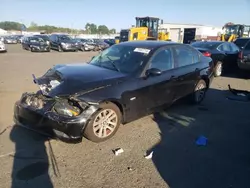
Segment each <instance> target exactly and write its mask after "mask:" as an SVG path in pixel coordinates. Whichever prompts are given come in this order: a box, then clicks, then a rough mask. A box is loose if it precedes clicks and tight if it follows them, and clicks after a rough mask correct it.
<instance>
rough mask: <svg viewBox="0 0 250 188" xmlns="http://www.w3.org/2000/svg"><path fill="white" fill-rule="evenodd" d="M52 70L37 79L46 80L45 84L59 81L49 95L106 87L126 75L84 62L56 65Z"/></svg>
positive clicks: (41, 81)
mask: <svg viewBox="0 0 250 188" xmlns="http://www.w3.org/2000/svg"><path fill="white" fill-rule="evenodd" d="M52 70H53V71H54V73H53V74H52V75H50V76H46V74H45V75H44V76H43V77H41V78H39V79H38V80H39V82H40V83H46V82H47V83H46V84H48V83H49V82H50V81H51V80H55V79H56V80H58V81H60V82H61V84H60V85H58V86H57V87H55V88H53V89H51V91H50V92H49V93H48V95H49V96H50V97H55V96H61V95H64V96H68V95H74V94H76V93H79V92H83V91H86V92H87V91H89V90H94V89H96V88H100V87H107V86H109V85H112V84H115V83H118V82H119V81H121V79H124V78H126V77H127V75H126V74H123V73H120V72H117V71H113V70H109V69H105V68H102V67H98V66H94V65H90V64H86V63H84V64H68V65H57V66H55V67H54V68H53V69H52Z"/></svg>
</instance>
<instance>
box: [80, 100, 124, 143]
mask: <svg viewBox="0 0 250 188" xmlns="http://www.w3.org/2000/svg"><path fill="white" fill-rule="evenodd" d="M100 106H101V108H100V110H99V111H97V113H95V114H94V115H93V116H92V118H91V120H90V121H89V123H88V124H87V126H86V128H85V130H84V134H83V135H84V136H85V137H86V138H87V139H89V140H91V141H93V142H103V141H105V140H107V139H109V138H111V137H112V136H114V134H115V133H116V131H117V130H118V128H119V126H120V123H121V112H120V109H119V108H118V107H117V106H116V105H115V104H113V103H111V102H108V103H103V104H101V105H100Z"/></svg>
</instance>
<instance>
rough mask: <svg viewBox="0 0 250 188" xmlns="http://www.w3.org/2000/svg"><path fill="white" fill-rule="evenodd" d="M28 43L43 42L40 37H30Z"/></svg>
mask: <svg viewBox="0 0 250 188" xmlns="http://www.w3.org/2000/svg"><path fill="white" fill-rule="evenodd" d="M29 41H30V42H44V40H43V39H42V38H40V37H30V38H29Z"/></svg>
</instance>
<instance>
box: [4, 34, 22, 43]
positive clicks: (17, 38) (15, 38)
mask: <svg viewBox="0 0 250 188" xmlns="http://www.w3.org/2000/svg"><path fill="white" fill-rule="evenodd" d="M22 37H23V35H7V36H0V41H2V42H3V43H4V44H17V43H21V38H22Z"/></svg>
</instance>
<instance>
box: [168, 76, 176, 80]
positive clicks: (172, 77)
mask: <svg viewBox="0 0 250 188" xmlns="http://www.w3.org/2000/svg"><path fill="white" fill-rule="evenodd" d="M177 79H178V77H176V76H171V77H170V80H177Z"/></svg>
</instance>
